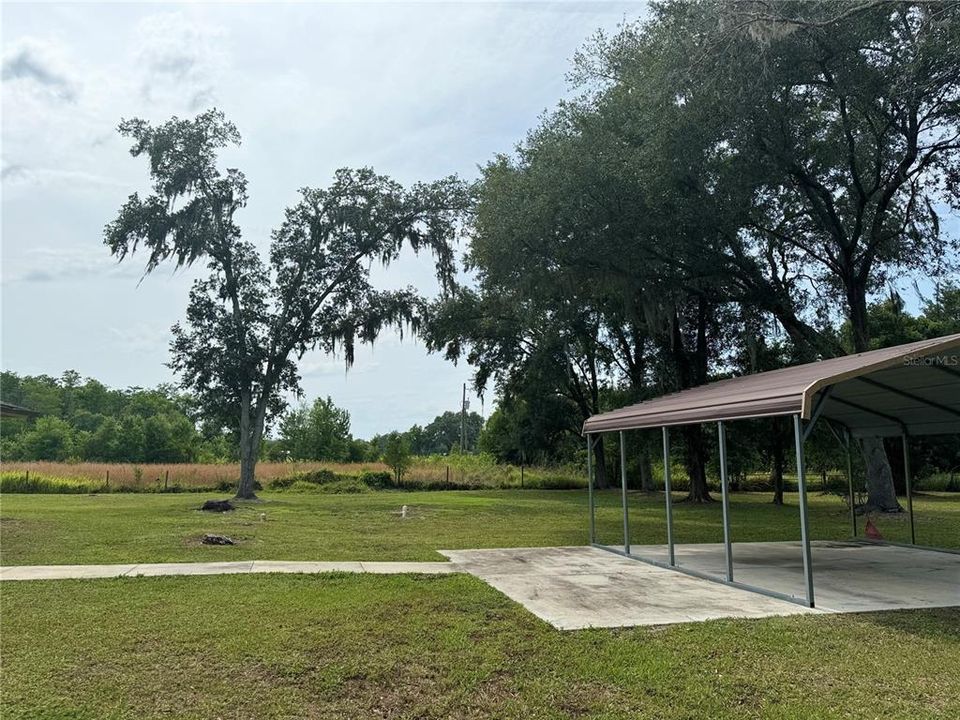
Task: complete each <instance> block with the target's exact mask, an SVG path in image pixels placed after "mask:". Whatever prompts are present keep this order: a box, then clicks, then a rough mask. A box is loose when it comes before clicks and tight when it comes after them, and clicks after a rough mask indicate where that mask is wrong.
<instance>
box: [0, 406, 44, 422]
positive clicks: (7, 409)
mask: <svg viewBox="0 0 960 720" xmlns="http://www.w3.org/2000/svg"><path fill="white" fill-rule="evenodd" d="M39 416H40V413H38V412H37V411H36V410H30V409H29V408H25V407H21V406H19V405H14V404H13V403H8V402H0V418H14V417H15V418H34V417H39Z"/></svg>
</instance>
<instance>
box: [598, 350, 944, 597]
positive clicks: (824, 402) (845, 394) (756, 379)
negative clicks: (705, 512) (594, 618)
mask: <svg viewBox="0 0 960 720" xmlns="http://www.w3.org/2000/svg"><path fill="white" fill-rule="evenodd" d="M778 416H792V417H793V430H794V433H793V435H794V444H795V453H796V463H797V468H796V470H797V485H798V492H799V506H800V508H799V517H798V523H799V525H800V542H799V544H797V543H783V544H782V546H781V547H773V546H774V545H776V544H774V543H751V544H750V545H755V546H756V547H755V548H751V549H750V550H749V552H747V553H746V555H747V556H749V557H750V558H751V560H750V562H752V563H753V564H754V565H759V564H761V563H762V562H763V557H762V556H763V555H766V557H767V558H768V560H769V562H768V565H770V566H772V567H783V566H784V565H785V564H787V563H788V562H789V561H788V559H787V558H785V557H784V554H783V553H784V551H789V552H794V553H796V554H798V555H799V563H798V564H802V572H803V592H802V593H801V594H800V595H799V596H798V595H796V594H791V593H786V592H781V591H778V590H776V589H774V588H771V587H764V586H761V585H759V584H757V583H756V582H755V581H751V582H747V581H745V580H744V579H743V578H739V577H735V574H734V549H735V548H734V540H733V538H732V537H731V532H730V501H729V492H730V488H729V474H728V470H727V438H726V423H728V422H731V421H734V420H746V419H756V418H769V417H778ZM820 421H824V422H829V423H831V424H832V425H833V426H834V428H835V429H836V430H837V432H838V434H839V435H840V437H842V438H843V441H844V444H845V446H846V451H847V458H848V462H847V479H848V483H849V492H850V523H851V534H852V535H853V536H854V537H855V536H856V534H857V523H856V515H855V512H854V503H853V477H852V469H851V465H850V462H849V458H850V445H851V442H852V440H853V439H857V438H865V437H900V438H902V445H903V455H904V470H905V478H906V500H907V512H908V513H909V522H910V538H911V545H912V546H915V549H916V550H917V551H919V547H916V532H915V526H914V522H913V495H912V493H913V489H912V476H911V468H910V453H909V445H908V439H909V438H910V437H911V436H921V435H942V434H952V433H960V334H957V335H949V336H946V337H941V338H935V339H931V340H922V341H920V342H915V343H910V344H906V345H899V346H896V347H890V348H884V349H882V350H874V351H871V352H865V353H859V354H856V355H848V356H845V357H839V358H833V359H829V360H821V361H819V362H813V363H807V364H804V365H797V366H794V367H789V368H784V369H781V370H773V371H769V372H763V373H757V374H755V375H746V376H742V377H735V378H730V379H727V380H721V381H717V382H713V383H709V384H707V385H703V386H700V387H696V388H691V389H688V390H684V391H681V392H678V393H674V394H671V395H666V396H663V397H660V398H656V399H654V400H649V401H645V402H641V403H638V404H636V405H630V406H628V407H623V408H620V409H617V410H613V411H611V412H606V413H601V414H598V415H594V416H592V417H590V418H589V419H588V420H587V421H586V422H585V423H584V426H583V434H584V435H585V436H586V442H587V464H588V472H589V486H588V487H589V491H588V497H589V518H590V520H589V522H590V544H591V545H592V546H593V547H596V548H600V549H603V550H607V551H610V552H613V553H617V554H620V555H623V556H625V557H627V558H630V559H632V560H639V561H643V562H646V563H649V564H652V565H656V566H659V567H663V568H667V569H670V570H676V571H678V572H681V573H685V574H687V575H693V576H695V577H699V578H703V579H706V580H712V581H715V582H719V583H723V584H726V585H731V586H734V587H738V588H741V589H744V590H750V591H753V592H758V593H762V594H764V595H769V596H771V597H775V598H780V599H784V600H789V601H791V602H795V603H798V604H801V605H804V606H806V607H810V608H813V607H815V594H814V591H815V582H814V576H815V569H816V568H815V566H814V555H815V554H819V557H822V558H825V560H824V562H826V558H828V557H831V555H830V553H828V552H826V550H829V549H830V548H822V547H821V548H819V549H818V553H815V552H814V550H813V546H812V544H811V539H810V533H809V523H808V519H807V512H808V509H807V483H806V476H805V469H804V443H805V441H806V439H807V438H808V437H809V436H810V433H811V432H812V430H813V427H814V425H815V424H816V423H817V422H820ZM702 423H716V426H717V436H718V445H719V461H720V463H719V464H720V488H721V502H722V506H723V507H722V510H723V544H722V546H720V545H716V546H712V547H711V546H698V547H697V548H694V546H685V547H690V548H692V549H695V550H696V553H697V554H698V555H699V556H700V557H701V558H702V559H703V562H701V563H700V566H699V567H682V566H681V565H680V564H678V562H677V545H676V544H675V542H674V529H673V507H672V502H671V478H670V428H671V427H675V426H683V425H694V424H702ZM657 428H660V429H661V432H662V437H663V459H664V463H663V468H664V471H663V485H664V491H665V492H664V497H665V502H664V511H665V513H666V521H667V522H666V524H667V543H666V546H665V547H663V548H656V547H653V546H644V548H645V550H646V552H644V553H637V552H633V551H631V547H630V518H629V510H628V502H627V497H628V496H627V474H626V451H625V444H624V442H623V440H624V433H626V432H627V431H630V430H640V429H657ZM604 433H619V436H620V452H621V462H620V467H621V485H622V488H621V497H622V512H623V545H622V547H619V546H618V547H613V546H609V545H604V544H600V543H598V542H597V537H596V522H595V515H596V512H595V511H596V508H595V497H594V459H593V455H594V449H595V445H596V442H597V440H598V438H599V437H600V436H601V435H602V434H604ZM887 544H888V545H895V543H887ZM817 545H818V546H821V545H822V544H821V543H818V544H817ZM762 546H768V547H767V548H765V549H764V548H763V547H762ZM852 547H866V545H865V544H864V543H856V544H854V545H852ZM833 549H834V550H836V548H833ZM924 549H925V550H929V551H932V552H940V550H939V549H937V548H924ZM738 551H739V549H738ZM834 554H835V553H834ZM901 560H902V558H901ZM832 570H833V571H834V572H837V568H832ZM845 571H846V572H850V573H855V572H856V565H855V564H850V565H848V566H847V568H846V570H845ZM756 577H760V578H763V577H770V576H769V575H762V574H757V573H754V574H753V575H752V576H750V575H748V577H747V578H746V579H747V580H752V579H753V578H756ZM957 580H958V583H960V578H958V579H957ZM958 587H960V586H958ZM958 600H960V589H958Z"/></svg>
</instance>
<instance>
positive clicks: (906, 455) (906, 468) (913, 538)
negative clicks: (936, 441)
mask: <svg viewBox="0 0 960 720" xmlns="http://www.w3.org/2000/svg"><path fill="white" fill-rule="evenodd" d="M907 440H908V438H907V433H906V432H904V433H903V477H904V481H905V483H906V486H907V512H908V513H910V544H911V545H916V544H917V531H916V528H914V526H913V478H912V477H911V475H912V474H913V473H911V472H910V445H909V443H908V441H907Z"/></svg>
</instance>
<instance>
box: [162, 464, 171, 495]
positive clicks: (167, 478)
mask: <svg viewBox="0 0 960 720" xmlns="http://www.w3.org/2000/svg"><path fill="white" fill-rule="evenodd" d="M168 482H170V469H169V468H167V471H166V473H165V474H164V476H163V489H164V490H166V489H167V483H168Z"/></svg>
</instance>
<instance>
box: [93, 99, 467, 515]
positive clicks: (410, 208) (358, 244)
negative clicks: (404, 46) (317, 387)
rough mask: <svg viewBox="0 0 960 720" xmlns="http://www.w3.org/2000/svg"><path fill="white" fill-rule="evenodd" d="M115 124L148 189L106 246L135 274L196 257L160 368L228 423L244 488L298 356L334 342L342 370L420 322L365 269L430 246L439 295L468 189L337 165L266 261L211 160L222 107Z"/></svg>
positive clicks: (447, 283)
mask: <svg viewBox="0 0 960 720" xmlns="http://www.w3.org/2000/svg"><path fill="white" fill-rule="evenodd" d="M119 130H120V133H121V135H123V136H125V137H128V138H131V139H132V140H133V147H132V148H131V151H130V152H131V154H132V155H133V156H134V157H139V156H144V157H146V158H147V160H148V162H149V167H150V177H151V179H152V181H153V189H152V193H151V194H150V195H149V196H147V197H145V198H141V197H140V195H139V194H137V193H134V194H133V195H131V196H130V197H129V198H128V200H127V202H126V203H125V204H124V205H123V207H122V208H121V209H120V211H119V214H118V216H117V217H116V219H115V220H113V221H112V222H111V223H109V224H108V225H107V227H106V229H105V233H104V239H105V243H106V244H107V246H108V247H109V248H110V252H111V253H112V254H113V255H114V256H115V257H116V258H118V260H120V261H123V260H125V259H127V258H128V257H130V256H132V255H134V254H137V253H143V254H144V255H146V258H147V261H146V268H145V275H146V274H149V273H151V272H153V271H154V270H156V269H157V268H158V267H160V266H161V265H162V264H165V263H173V264H174V265H175V267H177V268H181V267H185V266H190V265H193V264H195V263H196V262H198V261H204V262H205V263H206V267H207V270H208V274H207V276H206V277H204V278H201V279H199V280H197V281H196V282H195V283H194V285H193V288H192V289H191V291H190V300H189V305H188V307H187V319H186V323H185V324H177V325H176V326H174V328H173V341H172V343H171V352H172V360H171V363H170V366H171V367H172V368H173V369H174V370H175V371H176V372H177V373H178V374H179V375H180V378H181V382H182V385H183V386H184V388H186V389H189V390H191V391H193V392H194V393H195V394H196V396H197V399H198V402H199V403H200V406H201V408H202V410H203V413H204V415H205V416H206V417H207V418H208V419H214V420H215V421H217V422H219V423H221V424H222V425H223V426H224V427H227V428H231V429H233V430H235V431H236V432H237V433H238V437H239V454H240V467H241V470H240V480H239V484H238V487H237V497H238V498H253V497H255V495H254V475H255V469H256V463H257V458H258V454H259V449H260V444H261V440H262V439H263V437H264V430H265V427H266V425H267V423H268V421H269V420H270V419H271V418H274V417H276V416H277V415H278V414H279V413H280V412H282V410H283V409H284V407H285V401H284V396H285V395H288V394H290V393H298V392H299V381H300V377H299V375H298V373H297V366H296V361H297V360H299V359H300V358H302V357H303V355H304V354H305V353H307V352H308V351H310V350H314V349H319V350H321V351H322V352H325V353H336V352H339V353H342V355H343V357H344V360H345V362H346V365H347V367H349V366H350V365H351V364H352V363H353V360H354V352H355V348H356V346H357V344H358V343H369V344H372V343H373V342H375V341H376V339H377V338H378V336H379V335H380V333H381V332H382V331H383V330H384V329H386V328H389V327H394V328H398V329H399V330H400V331H401V332H402V331H403V330H404V328H406V327H412V328H413V329H414V330H416V328H417V327H418V325H419V321H420V317H421V308H422V307H423V304H424V298H422V297H421V295H420V294H419V293H418V292H417V291H416V290H415V289H414V288H406V289H403V290H392V291H386V290H379V289H377V288H376V287H374V285H373V284H372V282H371V279H370V269H371V266H372V265H373V263H375V262H376V263H379V264H381V265H383V266H388V265H389V264H390V263H391V262H392V261H394V260H396V259H397V258H398V257H399V254H400V252H401V250H402V249H403V248H405V247H408V248H411V249H412V250H413V251H414V252H419V251H421V250H428V251H430V252H431V253H432V255H433V257H434V260H435V264H436V272H437V278H438V280H439V283H440V287H441V291H442V292H446V291H447V290H448V289H449V288H450V287H451V284H452V280H453V276H454V272H455V262H454V252H453V243H454V242H455V240H456V238H457V236H458V233H459V229H460V223H461V216H462V213H463V212H464V211H465V210H466V209H467V208H468V207H469V202H470V193H469V189H468V188H467V186H465V185H464V184H463V183H462V182H461V181H460V180H458V179H457V178H455V177H449V178H446V179H443V180H440V181H437V182H433V183H418V184H415V185H413V186H412V187H410V188H404V187H402V186H401V185H400V184H399V183H397V182H395V181H393V180H391V179H390V178H388V177H386V176H383V175H378V174H376V173H375V172H374V171H373V170H371V169H360V170H350V169H341V170H338V171H337V172H336V173H335V175H334V178H333V182H332V183H331V184H330V185H329V187H327V188H303V189H302V190H301V191H300V199H299V201H298V202H297V203H296V204H295V205H293V206H292V207H290V208H288V209H287V210H286V212H285V215H284V218H283V221H282V222H281V224H280V225H279V226H278V227H277V228H276V229H275V230H274V231H273V233H272V235H271V242H270V251H269V255H268V257H267V259H266V260H264V259H263V258H262V257H261V256H260V253H259V252H258V250H257V247H256V245H254V243H252V242H249V241H247V240H244V239H243V238H242V235H241V231H240V227H239V225H238V224H237V219H236V215H237V213H238V211H240V210H241V209H242V208H243V207H244V206H245V205H246V202H247V180H246V177H245V176H244V174H243V173H242V172H240V171H239V170H237V169H234V168H229V169H225V170H221V169H220V167H219V166H218V162H217V161H218V157H217V156H218V151H220V150H222V149H223V148H225V147H228V146H231V145H237V144H239V142H240V134H239V132H238V131H237V128H236V127H235V126H234V124H233V123H231V122H229V121H228V120H227V119H226V117H225V116H224V114H223V113H222V112H220V111H218V110H215V109H214V110H209V111H207V112H204V113H202V114H200V115H198V116H197V117H196V118H193V119H180V118H176V117H174V118H172V119H171V120H169V121H167V122H165V123H162V124H159V125H156V126H154V125H151V124H150V123H148V122H147V121H145V120H140V119H132V120H124V121H123V122H121V123H120V126H119Z"/></svg>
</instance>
